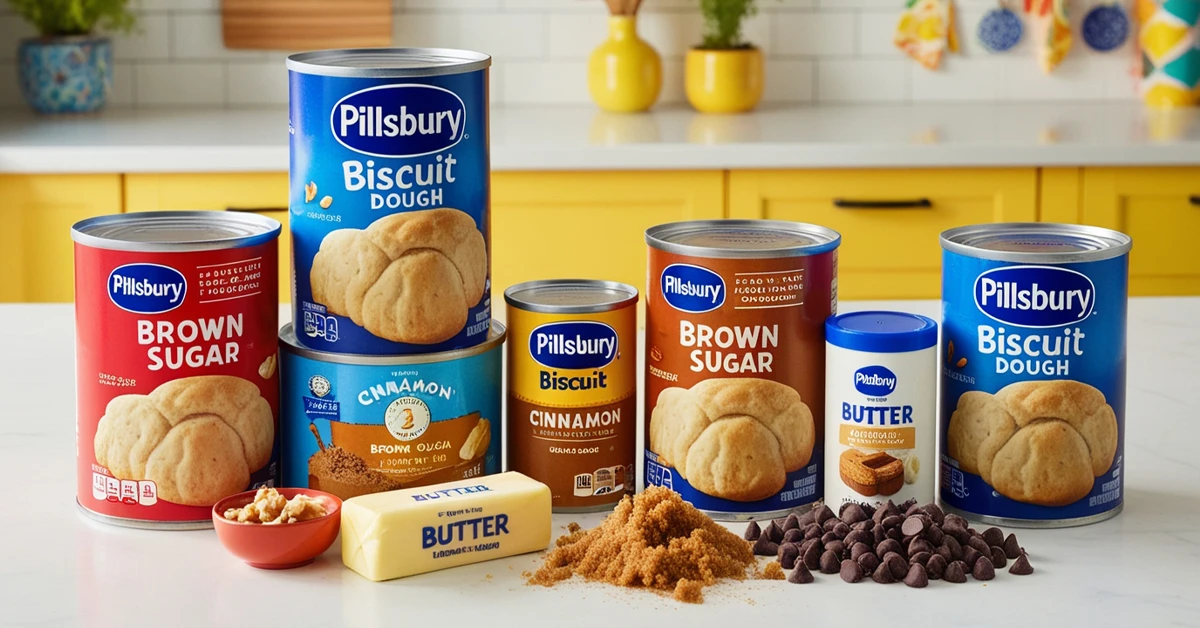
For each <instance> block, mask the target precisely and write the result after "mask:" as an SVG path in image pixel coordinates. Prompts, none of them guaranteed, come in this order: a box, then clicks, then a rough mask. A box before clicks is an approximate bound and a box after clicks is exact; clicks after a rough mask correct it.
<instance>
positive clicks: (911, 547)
mask: <svg viewBox="0 0 1200 628" xmlns="http://www.w3.org/2000/svg"><path fill="white" fill-rule="evenodd" d="M921 552H929V553H931V554H932V553H933V546H932V545H930V544H929V541H926V540H925V539H913V542H912V543H909V544H908V555H909V556H912V555H914V554H920V553H921Z"/></svg>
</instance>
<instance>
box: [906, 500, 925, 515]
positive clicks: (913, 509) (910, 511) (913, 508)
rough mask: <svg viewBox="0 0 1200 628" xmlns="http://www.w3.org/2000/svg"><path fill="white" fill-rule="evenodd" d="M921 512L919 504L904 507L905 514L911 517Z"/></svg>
mask: <svg viewBox="0 0 1200 628" xmlns="http://www.w3.org/2000/svg"><path fill="white" fill-rule="evenodd" d="M909 501H912V500H909ZM905 503H908V502H905ZM919 512H921V507H920V506H918V505H917V504H913V505H911V506H909V507H908V508H905V509H904V516H905V517H911V516H913V515H915V514H917V513H919Z"/></svg>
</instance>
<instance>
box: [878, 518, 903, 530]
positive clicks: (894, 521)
mask: <svg viewBox="0 0 1200 628" xmlns="http://www.w3.org/2000/svg"><path fill="white" fill-rule="evenodd" d="M880 523H882V524H883V527H884V528H886V529H889V530H890V529H891V528H894V527H896V526H898V525H901V524H902V523H904V517H901V516H900V515H891V516H889V517H886V518H884V520H883V521H880Z"/></svg>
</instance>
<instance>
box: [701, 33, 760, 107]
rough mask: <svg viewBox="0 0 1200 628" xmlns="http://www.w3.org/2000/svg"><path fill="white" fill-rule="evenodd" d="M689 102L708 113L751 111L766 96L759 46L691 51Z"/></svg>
mask: <svg viewBox="0 0 1200 628" xmlns="http://www.w3.org/2000/svg"><path fill="white" fill-rule="evenodd" d="M685 75H686V87H687V97H688V102H690V103H692V106H693V107H695V108H696V110H697V111H701V112H704V113H741V112H743V111H750V110H751V109H753V108H754V107H755V106H756V105H758V101H759V100H760V99H761V98H762V93H763V58H762V52H761V51H760V50H759V49H758V48H743V49H738V50H702V49H700V48H692V49H691V50H689V51H688V53H687V63H686V67H685Z"/></svg>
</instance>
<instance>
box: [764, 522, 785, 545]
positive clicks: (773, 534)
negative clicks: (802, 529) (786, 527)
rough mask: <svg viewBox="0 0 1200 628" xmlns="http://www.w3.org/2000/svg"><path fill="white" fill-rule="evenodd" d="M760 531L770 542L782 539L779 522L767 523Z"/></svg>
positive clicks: (781, 529)
mask: <svg viewBox="0 0 1200 628" xmlns="http://www.w3.org/2000/svg"><path fill="white" fill-rule="evenodd" d="M762 533H763V536H765V537H767V539H768V540H770V541H771V542H772V543H778V542H780V541H782V540H783V528H781V527H779V524H777V523H775V522H774V521H772V522H771V523H768V524H767V527H765V528H763V531H762Z"/></svg>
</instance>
